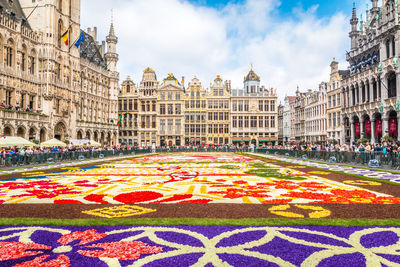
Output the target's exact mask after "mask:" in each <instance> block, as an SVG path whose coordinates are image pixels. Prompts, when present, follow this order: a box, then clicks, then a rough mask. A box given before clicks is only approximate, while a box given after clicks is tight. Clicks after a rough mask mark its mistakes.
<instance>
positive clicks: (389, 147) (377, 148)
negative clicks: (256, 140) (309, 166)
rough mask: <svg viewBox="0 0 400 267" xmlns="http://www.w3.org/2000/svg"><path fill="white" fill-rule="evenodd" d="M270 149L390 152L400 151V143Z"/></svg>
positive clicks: (277, 147) (297, 146)
mask: <svg viewBox="0 0 400 267" xmlns="http://www.w3.org/2000/svg"><path fill="white" fill-rule="evenodd" d="M268 148H269V149H279V150H282V149H283V150H301V151H326V152H367V153H371V152H379V153H389V152H400V143H399V142H392V143H387V142H384V143H378V144H371V143H368V142H367V143H361V144H356V143H354V144H352V145H347V144H344V145H332V144H327V145H317V144H303V145H285V146H282V145H276V146H269V147H268Z"/></svg>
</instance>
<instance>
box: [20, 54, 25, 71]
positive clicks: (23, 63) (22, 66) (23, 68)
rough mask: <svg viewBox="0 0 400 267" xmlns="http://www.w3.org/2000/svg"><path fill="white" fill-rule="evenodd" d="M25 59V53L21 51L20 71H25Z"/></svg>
mask: <svg viewBox="0 0 400 267" xmlns="http://www.w3.org/2000/svg"><path fill="white" fill-rule="evenodd" d="M25 61H26V59H25V53H24V52H21V70H22V71H25Z"/></svg>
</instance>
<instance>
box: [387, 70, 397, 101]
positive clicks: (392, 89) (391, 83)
mask: <svg viewBox="0 0 400 267" xmlns="http://www.w3.org/2000/svg"><path fill="white" fill-rule="evenodd" d="M396 91H397V86H396V73H395V72H394V71H392V72H391V73H390V74H389V76H388V97H389V98H391V97H396V95H397V94H396V93H397V92H396Z"/></svg>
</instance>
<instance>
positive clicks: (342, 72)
mask: <svg viewBox="0 0 400 267" xmlns="http://www.w3.org/2000/svg"><path fill="white" fill-rule="evenodd" d="M339 75H340V76H342V78H346V77H349V76H350V71H349V70H339Z"/></svg>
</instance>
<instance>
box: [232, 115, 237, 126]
mask: <svg viewBox="0 0 400 267" xmlns="http://www.w3.org/2000/svg"><path fill="white" fill-rule="evenodd" d="M232 127H233V128H237V117H236V116H233V117H232Z"/></svg>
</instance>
